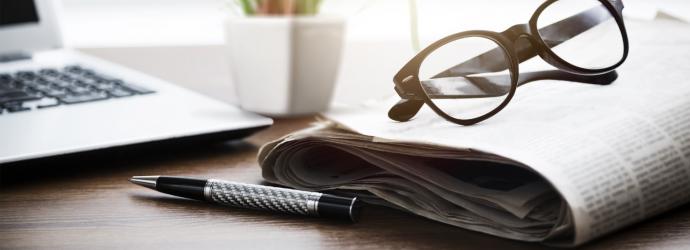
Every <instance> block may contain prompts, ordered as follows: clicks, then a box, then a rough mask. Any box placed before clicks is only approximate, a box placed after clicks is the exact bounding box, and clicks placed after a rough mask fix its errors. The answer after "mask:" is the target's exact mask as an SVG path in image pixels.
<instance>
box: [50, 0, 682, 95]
mask: <svg viewBox="0 0 690 250" xmlns="http://www.w3.org/2000/svg"><path fill="white" fill-rule="evenodd" d="M61 1H62V9H63V10H62V20H63V23H62V25H63V31H64V41H65V44H66V46H67V47H71V48H80V49H85V50H86V51H87V52H89V51H92V52H93V53H95V54H98V55H103V56H106V57H107V58H108V59H109V60H115V61H119V62H120V63H123V64H125V65H128V66H130V67H135V68H137V69H139V70H143V71H145V72H150V73H152V74H154V75H156V72H157V71H161V72H163V71H166V72H168V73H167V74H170V73H169V72H170V70H169V68H166V69H163V68H161V69H158V68H156V66H155V65H148V64H147V62H143V61H128V60H130V59H128V58H124V57H123V58H118V52H119V51H118V50H117V49H116V48H132V47H137V48H139V47H149V48H151V47H186V48H190V49H188V50H184V49H180V50H178V51H180V53H188V55H187V57H190V58H193V57H194V56H196V55H198V54H199V53H205V51H207V50H202V51H197V50H194V49H191V48H192V47H198V46H222V45H223V44H224V31H223V20H224V19H225V18H227V17H228V16H232V15H240V14H239V11H238V10H237V9H236V7H234V6H235V5H233V3H234V2H233V1H231V0H61ZM410 3H411V1H408V0H325V1H324V3H323V5H322V9H321V13H322V14H323V15H334V16H342V17H345V18H346V19H347V34H346V45H345V54H344V58H343V63H342V65H341V74H340V77H339V80H338V83H337V84H338V85H337V90H336V94H335V100H336V101H337V102H345V103H353V102H359V101H362V100H366V99H370V98H378V97H382V96H384V95H389V94H392V93H393V92H392V82H391V81H390V79H391V77H392V75H393V74H394V73H395V72H396V71H397V70H398V69H399V67H400V66H402V64H403V63H404V62H406V61H407V60H408V59H409V58H410V57H411V56H412V55H413V54H414V50H413V49H412V43H411V39H410V8H409V6H410ZM541 3H543V1H541V0H518V1H515V0H492V1H459V0H423V1H419V0H417V1H416V6H417V13H418V25H419V36H420V41H421V46H422V47H424V46H425V45H427V44H429V43H431V42H433V41H435V40H437V39H439V38H441V37H443V36H446V35H449V34H452V33H455V32H459V31H463V30H469V29H489V30H495V31H501V30H503V29H505V28H507V27H509V26H510V25H513V24H517V23H525V22H527V20H528V19H529V18H530V16H531V15H532V13H533V11H534V10H535V9H536V8H537V7H538V6H539V5H540V4H541ZM624 3H625V5H626V9H625V10H624V14H625V15H626V18H629V19H640V20H653V19H655V18H658V17H660V16H661V17H662V18H667V19H677V20H679V21H685V22H687V21H690V2H688V1H684V0H662V1H648V0H624ZM96 48H114V49H112V50H97V49H96ZM91 49H93V50H91ZM219 51H222V50H219ZM142 53H149V54H150V55H151V56H168V55H165V52H164V51H161V52H160V53H158V52H157V50H156V49H148V50H142ZM208 53H210V52H208ZM181 56H183V55H181ZM208 58H209V57H206V58H205V59H204V60H206V61H208ZM171 60H173V59H172V57H171ZM222 60H223V59H222V57H218V63H219V64H224V63H225V62H224V61H222ZM191 66H194V65H191ZM204 66H205V67H211V68H210V69H209V70H214V69H215V70H224V67H225V66H224V65H223V66H218V65H196V66H194V67H204ZM214 67H215V68H214ZM371 67H376V68H377V69H378V70H376V71H375V72H377V73H375V74H366V75H364V74H357V72H359V71H360V69H362V68H371ZM173 74H175V73H173ZM177 74H179V75H177V76H173V77H169V78H172V79H177V82H178V83H180V82H179V81H180V80H179V79H185V76H184V73H183V72H180V73H177ZM158 76H159V77H162V78H167V77H168V76H167V75H158ZM188 80H189V82H184V81H183V82H181V84H182V85H187V86H190V85H192V84H193V81H198V79H196V78H195V79H193V78H189V79H188ZM208 81H210V82H212V84H210V85H209V86H212V87H210V88H208V89H206V90H200V92H203V93H204V94H207V95H210V96H212V97H215V98H218V99H222V100H232V99H233V98H232V95H234V94H233V91H234V90H233V88H232V87H231V86H228V84H227V83H226V82H225V80H220V79H208ZM214 86H215V87H214ZM362 88H366V89H367V90H368V91H361V90H362ZM230 102H232V101H230Z"/></svg>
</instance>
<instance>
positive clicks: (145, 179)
mask: <svg viewBox="0 0 690 250" xmlns="http://www.w3.org/2000/svg"><path fill="white" fill-rule="evenodd" d="M129 181H131V182H132V183H134V184H137V185H141V186H144V187H147V188H150V189H153V190H157V191H159V192H162V193H166V194H170V195H175V196H180V197H185V198H189V199H194V200H205V201H210V202H214V203H218V204H222V205H226V206H233V207H242V208H250V209H257V210H268V211H276V212H283V213H289V214H299V215H310V216H318V217H330V218H337V219H346V220H351V221H356V220H357V217H358V216H359V209H360V207H361V206H360V204H359V201H358V200H357V197H342V196H336V195H330V194H323V193H317V192H308V191H301V190H294V189H287V188H279V187H270V186H262V185H253V184H244V183H237V182H231V181H223V180H216V179H196V178H187V177H174V176H133V177H132V178H131V179H130V180H129Z"/></svg>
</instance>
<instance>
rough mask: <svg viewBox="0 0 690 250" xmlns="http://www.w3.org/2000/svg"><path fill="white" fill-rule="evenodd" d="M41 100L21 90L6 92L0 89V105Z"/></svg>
mask: <svg viewBox="0 0 690 250" xmlns="http://www.w3.org/2000/svg"><path fill="white" fill-rule="evenodd" d="M38 99H41V97H40V96H38V95H32V94H29V93H26V92H24V91H21V90H6V91H3V90H2V89H0V104H4V103H8V102H21V101H30V100H38Z"/></svg>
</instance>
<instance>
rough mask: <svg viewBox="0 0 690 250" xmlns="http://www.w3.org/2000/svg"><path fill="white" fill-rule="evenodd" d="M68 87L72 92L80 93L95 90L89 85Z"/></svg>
mask: <svg viewBox="0 0 690 250" xmlns="http://www.w3.org/2000/svg"><path fill="white" fill-rule="evenodd" d="M67 89H68V90H69V92H72V93H73V94H78V95H81V94H86V93H90V92H93V91H92V90H91V88H88V87H78V86H71V87H69V88H67Z"/></svg>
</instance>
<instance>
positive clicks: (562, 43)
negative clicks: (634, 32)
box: [537, 0, 624, 69]
mask: <svg viewBox="0 0 690 250" xmlns="http://www.w3.org/2000/svg"><path fill="white" fill-rule="evenodd" d="M576 15H577V16H576ZM573 16H576V17H574V19H571V20H573V22H565V21H562V20H564V19H567V18H570V17H573ZM558 22H560V23H558ZM555 23H558V24H555ZM551 24H554V25H552V26H550V27H547V26H549V25H551ZM537 28H539V34H540V36H541V37H542V39H543V40H544V42H545V43H546V45H547V46H549V47H551V51H553V52H554V53H555V54H556V55H557V56H558V57H560V58H561V59H563V60H565V61H567V62H569V63H570V64H572V65H575V66H578V67H580V68H585V69H602V68H608V67H611V66H613V65H615V64H616V63H618V62H619V61H620V60H621V59H622V58H623V47H624V44H623V34H622V32H621V30H620V28H619V27H618V23H617V22H616V19H615V18H614V17H613V15H612V13H611V12H610V11H609V10H608V9H607V8H606V6H604V5H603V4H602V3H601V2H600V1H597V0H559V1H555V2H554V3H552V4H550V5H549V6H548V7H546V9H544V11H543V12H542V13H541V14H540V15H539V18H538V19H537Z"/></svg>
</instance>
